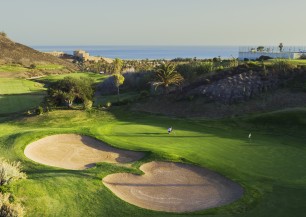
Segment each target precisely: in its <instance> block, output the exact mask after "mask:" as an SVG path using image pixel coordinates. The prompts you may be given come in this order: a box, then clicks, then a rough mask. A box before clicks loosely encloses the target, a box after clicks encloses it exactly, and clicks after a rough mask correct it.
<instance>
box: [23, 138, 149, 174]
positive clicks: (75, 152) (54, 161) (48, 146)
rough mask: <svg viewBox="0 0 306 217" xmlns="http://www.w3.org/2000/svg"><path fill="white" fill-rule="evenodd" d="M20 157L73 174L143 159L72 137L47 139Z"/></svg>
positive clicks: (28, 148)
mask: <svg viewBox="0 0 306 217" xmlns="http://www.w3.org/2000/svg"><path fill="white" fill-rule="evenodd" d="M24 154H25V155H26V156H27V157H28V158H30V159H31V160H33V161H36V162H38V163H42V164H46V165H50V166H55V167H61V168H65V169H73V170H82V169H86V168H89V167H92V166H94V165H95V163H97V162H108V163H128V162H132V161H136V160H138V159H140V158H142V157H143V156H144V153H141V152H134V151H125V150H120V149H116V148H113V147H110V146H108V145H106V144H104V143H102V142H101V141H98V140H96V139H94V138H91V137H88V136H81V135H76V134H60V135H53V136H47V137H45V138H42V139H40V140H38V141H35V142H33V143H31V144H29V145H28V146H27V147H26V149H25V150H24Z"/></svg>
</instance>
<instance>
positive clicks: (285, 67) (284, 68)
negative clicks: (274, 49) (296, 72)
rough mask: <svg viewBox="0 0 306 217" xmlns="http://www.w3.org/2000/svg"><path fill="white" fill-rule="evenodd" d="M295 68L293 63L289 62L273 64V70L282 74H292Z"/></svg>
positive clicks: (277, 61) (283, 61) (281, 61)
mask: <svg viewBox="0 0 306 217" xmlns="http://www.w3.org/2000/svg"><path fill="white" fill-rule="evenodd" d="M294 68H295V65H293V64H292V63H290V62H289V61H287V60H276V61H275V62H274V63H273V64H272V69H273V70H274V71H275V72H280V73H286V72H290V71H292V70H293V69H294Z"/></svg>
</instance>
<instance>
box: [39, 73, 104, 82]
mask: <svg viewBox="0 0 306 217" xmlns="http://www.w3.org/2000/svg"><path fill="white" fill-rule="evenodd" d="M67 76H70V77H75V78H79V77H86V78H91V79H93V80H94V82H95V83H98V82H101V81H103V80H104V79H105V78H107V77H108V76H107V75H100V74H97V73H92V72H76V73H70V74H61V75H49V76H45V77H41V78H38V79H36V80H37V81H40V82H43V83H50V82H56V81H58V80H61V79H63V78H64V77H67Z"/></svg>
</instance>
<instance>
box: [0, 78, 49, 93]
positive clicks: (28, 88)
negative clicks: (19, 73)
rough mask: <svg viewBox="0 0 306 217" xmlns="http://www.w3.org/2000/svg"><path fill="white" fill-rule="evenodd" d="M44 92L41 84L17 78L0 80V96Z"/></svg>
mask: <svg viewBox="0 0 306 217" xmlns="http://www.w3.org/2000/svg"><path fill="white" fill-rule="evenodd" d="M44 90H45V88H43V85H42V84H40V83H37V82H33V81H29V80H24V79H18V78H1V79H0V95H4V94H22V93H31V92H40V91H44Z"/></svg>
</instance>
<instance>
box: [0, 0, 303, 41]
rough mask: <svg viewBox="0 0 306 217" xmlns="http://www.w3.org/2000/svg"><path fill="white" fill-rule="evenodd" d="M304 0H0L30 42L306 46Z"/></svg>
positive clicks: (1, 14) (8, 28)
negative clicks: (280, 43) (281, 44)
mask: <svg viewBox="0 0 306 217" xmlns="http://www.w3.org/2000/svg"><path fill="white" fill-rule="evenodd" d="M305 10H306V0H290V1H289V0H108V1H106V0H0V31H5V32H6V33H7V34H8V36H9V37H10V38H11V39H13V40H14V41H18V42H21V43H24V44H27V45H253V44H254V45H259V44H260V45H277V44H278V43H279V42H283V43H284V44H285V45H289V44H290V45H306V12H305Z"/></svg>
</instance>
